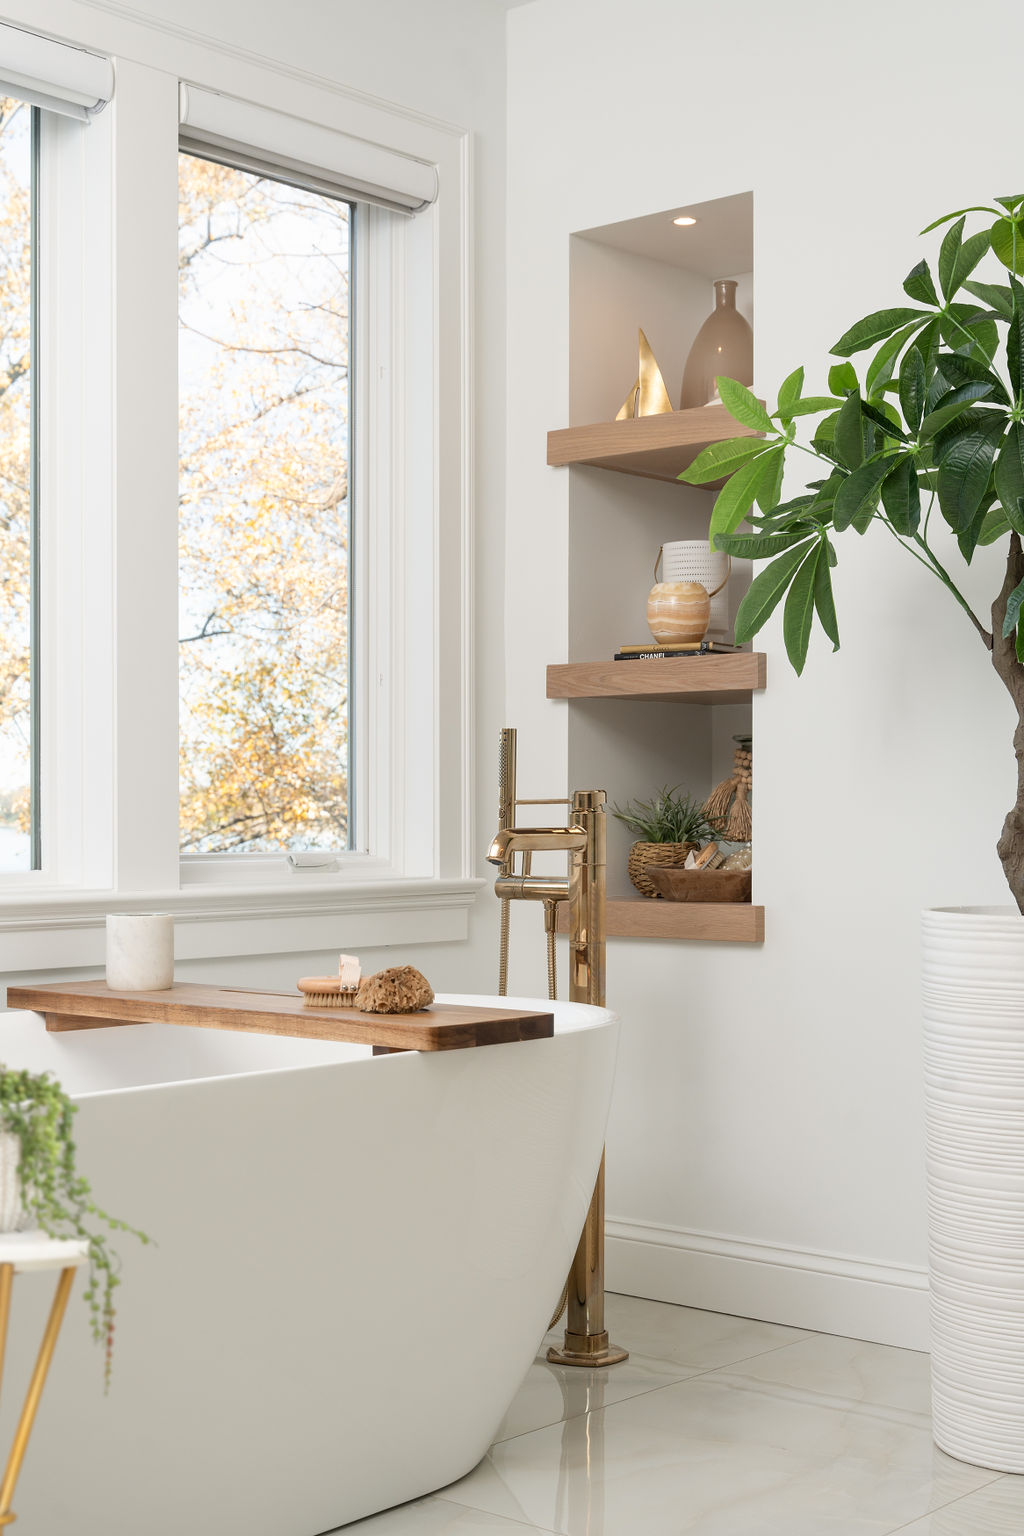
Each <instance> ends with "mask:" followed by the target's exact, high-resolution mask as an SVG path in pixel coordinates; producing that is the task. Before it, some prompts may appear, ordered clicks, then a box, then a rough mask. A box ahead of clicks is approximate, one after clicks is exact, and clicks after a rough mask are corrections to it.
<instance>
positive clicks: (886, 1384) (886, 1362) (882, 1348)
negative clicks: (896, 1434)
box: [717, 1333, 931, 1413]
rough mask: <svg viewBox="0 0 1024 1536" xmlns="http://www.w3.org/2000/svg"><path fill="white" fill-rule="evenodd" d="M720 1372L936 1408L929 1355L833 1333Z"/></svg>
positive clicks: (913, 1408)
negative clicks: (934, 1405) (846, 1337)
mask: <svg viewBox="0 0 1024 1536" xmlns="http://www.w3.org/2000/svg"><path fill="white" fill-rule="evenodd" d="M717 1374H719V1375H723V1376H728V1377H730V1378H735V1379H742V1380H744V1381H763V1382H777V1383H780V1384H782V1385H785V1386H790V1387H803V1388H805V1389H806V1390H807V1391H808V1392H815V1393H821V1395H822V1396H823V1397H828V1398H847V1399H849V1400H850V1401H852V1402H857V1403H879V1404H882V1405H883V1406H887V1407H890V1408H906V1409H908V1410H909V1411H910V1412H912V1413H929V1412H930V1411H931V1385H930V1376H929V1364H928V1356H927V1355H925V1354H920V1353H918V1351H917V1350H913V1349H894V1348H891V1347H890V1346H889V1345H887V1344H865V1343H864V1342H863V1341H862V1340H860V1339H843V1338H836V1337H835V1336H834V1335H832V1334H828V1333H815V1334H811V1336H810V1337H809V1338H806V1339H801V1340H800V1341H799V1342H798V1343H796V1344H788V1345H786V1347H785V1348H784V1349H776V1350H773V1351H772V1352H771V1354H765V1355H758V1356H757V1358H756V1359H752V1360H745V1361H743V1362H742V1363H741V1364H738V1365H734V1366H727V1367H726V1368H725V1369H724V1370H723V1371H721V1372H719V1373H717Z"/></svg>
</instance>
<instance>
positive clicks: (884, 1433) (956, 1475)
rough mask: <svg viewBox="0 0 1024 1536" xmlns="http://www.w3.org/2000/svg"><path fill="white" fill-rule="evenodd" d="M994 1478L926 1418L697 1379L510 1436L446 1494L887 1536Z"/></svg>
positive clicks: (574, 1516) (668, 1530) (720, 1534)
mask: <svg viewBox="0 0 1024 1536" xmlns="http://www.w3.org/2000/svg"><path fill="white" fill-rule="evenodd" d="M992 1477H993V1474H992V1473H990V1472H983V1471H979V1470H978V1469H977V1468H972V1467H967V1466H964V1465H963V1464H961V1463H959V1462H955V1461H952V1460H951V1459H950V1458H948V1457H946V1456H944V1455H943V1454H942V1453H941V1452H940V1451H937V1450H936V1449H935V1447H934V1445H933V1444H932V1440H931V1433H930V1429H929V1425H928V1420H927V1418H926V1417H925V1416H924V1415H920V1414H914V1413H911V1412H908V1411H906V1410H904V1409H897V1408H888V1407H883V1406H876V1405H873V1404H865V1403H856V1402H849V1401H847V1402H843V1401H838V1400H837V1401H835V1402H832V1401H827V1400H824V1399H823V1398H822V1397H821V1396H820V1395H815V1394H813V1393H808V1392H806V1391H803V1390H801V1389H798V1388H793V1387H787V1386H778V1385H773V1384H766V1383H760V1382H739V1381H733V1380H726V1379H724V1378H722V1377H719V1376H695V1377H693V1378H691V1379H690V1380H688V1381H683V1382H679V1383H677V1384H675V1385H673V1386H667V1387H661V1388H658V1389H656V1390H654V1391H650V1392H645V1393H643V1394H642V1395H641V1396H638V1397H633V1398H630V1399H628V1400H626V1401H624V1402H619V1403H615V1404H613V1405H612V1406H610V1407H608V1408H605V1409H601V1410H598V1411H597V1412H594V1413H591V1414H589V1415H587V1416H586V1417H584V1418H575V1419H570V1420H568V1421H567V1422H565V1423H564V1424H561V1425H557V1426H552V1427H549V1428H547V1429H541V1430H536V1431H534V1432H533V1433H531V1434H525V1435H521V1436H519V1437H517V1438H515V1439H511V1440H506V1441H503V1442H502V1443H501V1444H498V1445H495V1446H494V1447H493V1448H492V1450H491V1452H490V1453H489V1455H488V1456H487V1458H486V1459H485V1460H484V1461H483V1462H482V1463H481V1464H480V1466H479V1467H478V1468H477V1469H476V1470H475V1471H474V1472H471V1473H470V1474H469V1476H468V1477H467V1478H464V1479H462V1480H461V1481H460V1482H459V1483H456V1484H453V1485H452V1487H450V1488H447V1489H445V1490H444V1497H445V1498H446V1499H449V1500H452V1501H454V1502H456V1503H464V1504H466V1505H468V1506H470V1507H472V1508H476V1509H485V1510H488V1511H490V1512H491V1513H493V1514H496V1515H502V1516H504V1517H506V1518H507V1519H511V1520H519V1521H521V1522H522V1523H524V1524H526V1525H531V1524H532V1525H535V1526H539V1527H540V1528H541V1529H550V1530H553V1531H556V1532H559V1533H563V1536H682V1533H686V1532H699V1533H700V1536H823V1533H826V1532H827V1536H883V1533H889V1532H892V1531H894V1530H897V1529H898V1528H899V1527H900V1525H901V1524H909V1523H910V1522H911V1521H913V1520H919V1519H920V1518H921V1517H922V1516H924V1515H926V1514H928V1513H929V1512H930V1511H932V1510H934V1509H937V1508H939V1507H940V1506H941V1505H944V1504H948V1503H950V1502H951V1501H952V1500H954V1499H957V1498H960V1497H961V1496H963V1495H964V1494H967V1493H969V1492H971V1491H972V1490H974V1489H976V1488H979V1487H982V1486H983V1485H984V1484H986V1483H988V1482H990V1481H992Z"/></svg>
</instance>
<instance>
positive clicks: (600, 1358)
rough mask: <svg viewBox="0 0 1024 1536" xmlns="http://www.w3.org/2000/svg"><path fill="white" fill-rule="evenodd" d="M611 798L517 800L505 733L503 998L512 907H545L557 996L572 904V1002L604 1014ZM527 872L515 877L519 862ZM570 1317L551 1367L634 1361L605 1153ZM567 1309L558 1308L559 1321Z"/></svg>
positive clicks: (499, 843)
mask: <svg viewBox="0 0 1024 1536" xmlns="http://www.w3.org/2000/svg"><path fill="white" fill-rule="evenodd" d="M605 800H606V796H605V792H604V790H603V789H578V790H576V791H575V793H574V794H573V796H572V798H571V800H517V799H516V733H515V731H514V730H511V729H510V728H508V727H506V728H505V729H504V730H503V731H502V733H501V756H500V762H499V772H498V831H497V834H496V836H495V838H494V840H493V842H492V843H491V846H490V848H489V849H488V851H487V857H488V859H489V860H490V862H491V863H492V864H497V865H499V866H500V870H501V873H500V874H499V875H498V878H497V880H495V882H494V891H495V894H496V895H497V897H498V898H499V900H500V901H501V940H500V945H501V947H500V959H499V968H498V969H499V976H498V990H499V992H500V993H501V994H502V996H504V995H505V993H506V992H507V990H508V946H509V917H510V911H511V906H510V904H511V902H513V901H540V902H543V904H544V928H545V932H546V934H547V954H548V996H549V997H552V998H554V997H555V996H556V995H557V987H556V973H555V927H556V914H557V909H558V903H559V902H560V901H566V902H568V903H569V1000H570V1002H573V1003H593V1004H596V1006H598V1007H603V1006H604V1000H605V875H606V863H607V858H606V852H605V848H606V838H607V824H606V821H605V815H606V812H605ZM521 805H568V806H570V807H571V814H570V817H569V825H568V826H565V827H519V826H517V825H516V810H517V807H519V806H521ZM551 852H564V853H566V854H568V856H569V872H568V874H567V875H566V876H564V877H557V876H556V877H551V876H548V875H535V874H534V873H533V870H532V862H533V855H534V854H535V853H551ZM517 854H520V855H521V856H522V867H521V868H520V870H519V871H518V872H517V871H516V869H515V859H516V855H517ZM566 1290H567V1296H568V1316H567V1317H566V1329H565V1340H564V1343H563V1346H562V1348H561V1349H549V1350H548V1359H549V1360H550V1361H552V1362H554V1363H556V1364H558V1365H585V1366H590V1367H593V1366H601V1365H616V1364H618V1362H619V1361H620V1360H626V1359H628V1351H626V1350H624V1349H619V1347H618V1346H617V1345H615V1344H611V1343H609V1341H608V1331H607V1329H606V1328H605V1326H604V1153H603V1152H602V1154H601V1167H600V1171H599V1172H598V1175H597V1184H596V1186H595V1188H594V1195H593V1199H592V1200H591V1202H590V1209H589V1211H588V1212H587V1220H586V1224H585V1226H584V1228H583V1234H582V1236H581V1238H580V1242H579V1247H578V1248H577V1250H576V1257H575V1258H574V1259H573V1264H572V1269H571V1270H570V1272H569V1280H568V1284H567V1288H566ZM560 1314H561V1307H559V1315H560Z"/></svg>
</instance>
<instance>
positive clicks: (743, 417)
mask: <svg viewBox="0 0 1024 1536" xmlns="http://www.w3.org/2000/svg"><path fill="white" fill-rule="evenodd" d="M715 385H716V387H717V389H718V393H719V395H720V396H721V399H722V404H723V405H724V406H725V408H726V410H727V411H728V412H729V415H730V416H733V417H735V419H736V420H737V421H738V422H739V423H740V425H741V426H744V427H752V428H753V430H754V431H755V432H774V430H775V426H774V423H773V422H772V419H771V417H770V416H769V415H768V412H767V411H766V410H765V408H764V406H763V405H762V404H761V402H760V400H758V399H757V397H756V395H753V394H751V392H750V390H749V389H747V387H746V385H744V384H737V382H736V380H735V379H716V380H715Z"/></svg>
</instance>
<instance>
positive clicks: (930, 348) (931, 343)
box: [916, 315, 942, 377]
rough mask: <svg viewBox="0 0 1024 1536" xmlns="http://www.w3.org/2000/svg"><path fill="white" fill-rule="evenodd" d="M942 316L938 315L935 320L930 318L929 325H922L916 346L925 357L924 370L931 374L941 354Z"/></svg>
mask: <svg viewBox="0 0 1024 1536" xmlns="http://www.w3.org/2000/svg"><path fill="white" fill-rule="evenodd" d="M941 324H942V317H941V316H939V315H936V317H935V319H934V320H929V321H928V324H927V325H924V326H922V327H921V331H920V334H919V335H918V338H917V342H916V346H917V347H918V348H919V350H920V353H921V356H922V357H923V358H924V371H925V373H927V374H928V375H929V377H930V376H931V372H932V369H933V368H934V367H935V360H936V358H937V357H938V355H939V343H940V341H941V339H942V336H941Z"/></svg>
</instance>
